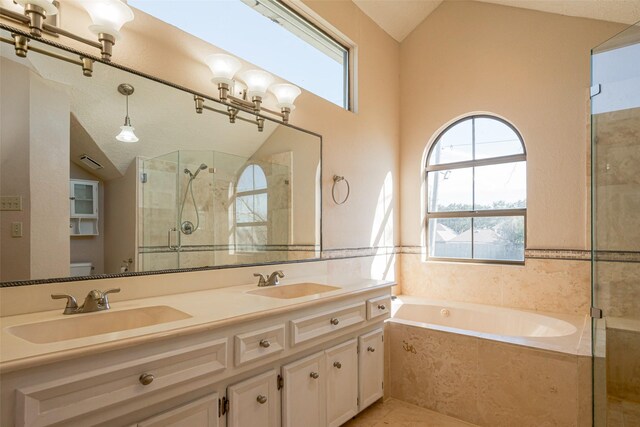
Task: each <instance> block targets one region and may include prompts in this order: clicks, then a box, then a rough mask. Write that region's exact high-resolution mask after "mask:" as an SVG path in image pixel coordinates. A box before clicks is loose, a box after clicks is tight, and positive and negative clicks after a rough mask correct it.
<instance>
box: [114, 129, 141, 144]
mask: <svg viewBox="0 0 640 427" xmlns="http://www.w3.org/2000/svg"><path fill="white" fill-rule="evenodd" d="M120 129H121V130H120V133H119V134H118V135H117V136H116V139H117V140H118V141H120V142H128V143H132V142H138V141H139V139H138V137H137V136H136V134H135V133H133V131H134V130H136V129H135V128H134V127H133V126H131V125H124V126H120Z"/></svg>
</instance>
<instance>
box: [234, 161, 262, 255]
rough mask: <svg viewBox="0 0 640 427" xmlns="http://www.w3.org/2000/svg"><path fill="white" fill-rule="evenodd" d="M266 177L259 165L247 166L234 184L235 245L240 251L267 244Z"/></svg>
mask: <svg viewBox="0 0 640 427" xmlns="http://www.w3.org/2000/svg"><path fill="white" fill-rule="evenodd" d="M267 202H268V200H267V177H266V175H265V173H264V171H263V170H262V168H261V167H260V166H259V165H256V164H251V165H249V166H247V167H246V168H245V169H244V170H243V171H242V173H241V174H240V178H239V179H238V184H237V185H236V245H237V247H238V250H240V251H251V250H254V247H255V246H258V245H266V244H267Z"/></svg>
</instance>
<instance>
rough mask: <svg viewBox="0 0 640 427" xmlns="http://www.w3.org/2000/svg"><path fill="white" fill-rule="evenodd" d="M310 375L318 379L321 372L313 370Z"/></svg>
mask: <svg viewBox="0 0 640 427" xmlns="http://www.w3.org/2000/svg"><path fill="white" fill-rule="evenodd" d="M309 376H310V377H311V378H313V379H314V380H317V379H318V378H319V377H320V374H318V373H317V372H311V373H310V374H309Z"/></svg>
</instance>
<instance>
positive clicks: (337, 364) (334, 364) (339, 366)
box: [333, 362, 342, 369]
mask: <svg viewBox="0 0 640 427" xmlns="http://www.w3.org/2000/svg"><path fill="white" fill-rule="evenodd" d="M333 366H335V367H336V368H338V369H340V368H342V363H340V362H333Z"/></svg>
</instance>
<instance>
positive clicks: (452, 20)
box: [400, 1, 623, 249]
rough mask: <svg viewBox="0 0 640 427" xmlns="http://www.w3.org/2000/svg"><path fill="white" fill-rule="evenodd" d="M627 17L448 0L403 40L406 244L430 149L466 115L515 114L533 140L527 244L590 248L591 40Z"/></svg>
mask: <svg viewBox="0 0 640 427" xmlns="http://www.w3.org/2000/svg"><path fill="white" fill-rule="evenodd" d="M621 28H623V26H621V25H618V24H612V23H605V22H601V21H594V20H588V19H580V18H569V17H564V16H560V15H554V14H548V13H541V12H534V11H529V10H525V9H517V8H511V7H504V6H497V5H491V4H485V3H479V2H470V1H458V2H444V3H443V4H442V5H441V6H440V7H439V8H438V9H437V10H436V11H435V12H434V13H433V14H432V15H431V16H429V17H428V18H427V19H426V20H425V21H424V22H423V23H422V24H421V25H420V26H419V27H418V28H417V29H416V30H415V31H414V32H413V33H411V34H410V35H409V37H407V39H405V41H404V42H403V43H402V45H401V67H400V69H401V70H402V78H401V99H402V106H401V112H402V116H401V122H400V128H401V129H402V138H401V158H402V196H403V210H402V225H403V227H402V243H403V244H404V245H419V244H420V242H421V225H422V218H421V207H420V203H419V201H420V194H421V191H420V186H421V183H422V179H421V172H422V165H423V163H422V161H423V153H424V151H425V148H426V146H427V143H428V142H429V141H430V140H431V138H432V136H433V135H434V134H435V133H436V132H437V131H438V129H440V128H441V127H442V126H444V125H445V124H447V123H450V122H451V121H452V120H453V119H456V118H458V117H460V116H462V115H467V114H469V113H472V112H478V111H484V112H490V113H493V114H497V115H499V116H502V117H504V118H506V119H507V120H509V121H510V122H511V123H513V124H514V125H515V126H516V128H518V130H519V131H520V133H521V134H522V136H523V138H524V141H525V144H526V147H527V161H528V173H527V196H528V197H527V199H528V210H527V247H528V248H540V249H561V248H562V249H588V247H589V239H588V227H587V218H588V215H589V212H588V198H587V190H588V185H589V181H588V179H587V153H588V146H589V126H588V115H589V109H588V100H589V87H590V85H591V84H590V49H591V48H592V47H594V46H596V45H597V44H599V43H600V42H602V41H603V40H606V39H607V38H609V37H610V36H612V35H614V34H615V33H616V32H618V31H619V30H620V29H621Z"/></svg>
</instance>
